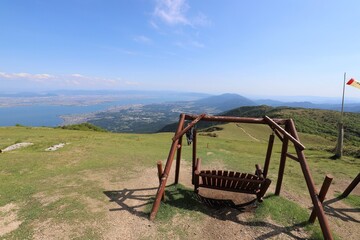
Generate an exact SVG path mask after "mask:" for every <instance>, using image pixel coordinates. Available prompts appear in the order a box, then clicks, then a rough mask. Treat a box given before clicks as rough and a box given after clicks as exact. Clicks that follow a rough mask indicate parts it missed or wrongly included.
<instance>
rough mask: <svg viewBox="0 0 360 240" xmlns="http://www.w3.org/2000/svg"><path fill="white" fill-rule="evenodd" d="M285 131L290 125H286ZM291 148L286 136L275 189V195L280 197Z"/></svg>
mask: <svg viewBox="0 0 360 240" xmlns="http://www.w3.org/2000/svg"><path fill="white" fill-rule="evenodd" d="M285 129H286V130H287V129H289V126H288V124H287V125H285ZM288 146H289V139H288V137H287V136H286V135H284V140H283V144H282V148H281V157H280V165H279V172H278V179H277V182H276V188H275V195H277V196H278V195H280V191H281V185H282V181H283V177H284V171H285V164H286V153H287V151H288Z"/></svg>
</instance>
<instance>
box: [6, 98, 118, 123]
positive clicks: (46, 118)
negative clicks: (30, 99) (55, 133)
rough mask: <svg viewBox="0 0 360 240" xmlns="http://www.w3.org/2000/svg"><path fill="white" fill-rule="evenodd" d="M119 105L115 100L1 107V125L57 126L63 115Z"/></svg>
mask: <svg viewBox="0 0 360 240" xmlns="http://www.w3.org/2000/svg"><path fill="white" fill-rule="evenodd" d="M114 105H117V104H115V103H114V102H111V103H101V104H96V105H89V106H53V105H34V106H16V107H2V108H0V126H14V125H16V124H21V125H25V126H34V127H39V126H48V127H55V126H58V125H60V124H61V123H62V120H61V118H60V116H61V115H68V114H81V113H90V112H96V111H101V110H105V109H107V108H108V107H110V106H114Z"/></svg>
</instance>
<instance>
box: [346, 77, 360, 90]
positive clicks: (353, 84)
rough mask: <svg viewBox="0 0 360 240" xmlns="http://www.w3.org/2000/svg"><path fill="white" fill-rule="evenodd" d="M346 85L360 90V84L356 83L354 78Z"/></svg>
mask: <svg viewBox="0 0 360 240" xmlns="http://www.w3.org/2000/svg"><path fill="white" fill-rule="evenodd" d="M346 84H347V85H350V86H353V87H356V88H359V89H360V83H359V82H357V81H355V79H353V78H351V79H350V80H349V81H348V82H347V83H346Z"/></svg>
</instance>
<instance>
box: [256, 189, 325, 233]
mask: <svg viewBox="0 0 360 240" xmlns="http://www.w3.org/2000/svg"><path fill="white" fill-rule="evenodd" d="M267 218H270V219H271V220H273V221H275V222H276V223H278V224H281V225H283V226H284V228H283V229H282V231H283V232H285V233H287V234H288V235H290V236H292V237H294V236H293V235H292V232H293V231H296V229H299V228H304V229H305V230H306V231H307V232H309V233H310V235H311V239H322V238H323V237H322V232H321V229H320V226H319V225H318V224H314V225H312V224H309V223H308V219H309V212H308V211H307V209H305V208H302V207H301V206H299V205H298V204H296V203H294V202H292V201H289V200H287V199H285V198H283V197H279V196H275V195H270V196H267V197H266V198H265V200H264V202H263V203H262V204H260V205H259V207H258V209H257V211H256V213H255V217H254V221H264V219H267ZM294 238H295V237H294Z"/></svg>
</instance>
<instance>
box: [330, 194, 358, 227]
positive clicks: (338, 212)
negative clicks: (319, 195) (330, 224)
mask: <svg viewBox="0 0 360 240" xmlns="http://www.w3.org/2000/svg"><path fill="white" fill-rule="evenodd" d="M342 199H344V197H341V196H339V197H336V198H333V199H330V200H327V201H324V202H323V206H324V210H325V213H326V214H327V215H330V216H332V217H335V218H339V219H341V220H342V221H344V222H356V223H360V221H359V220H357V219H355V218H354V217H352V216H351V215H349V213H355V214H359V213H360V208H351V207H349V208H336V207H333V206H332V204H334V203H336V202H338V201H341V200H342Z"/></svg>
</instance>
